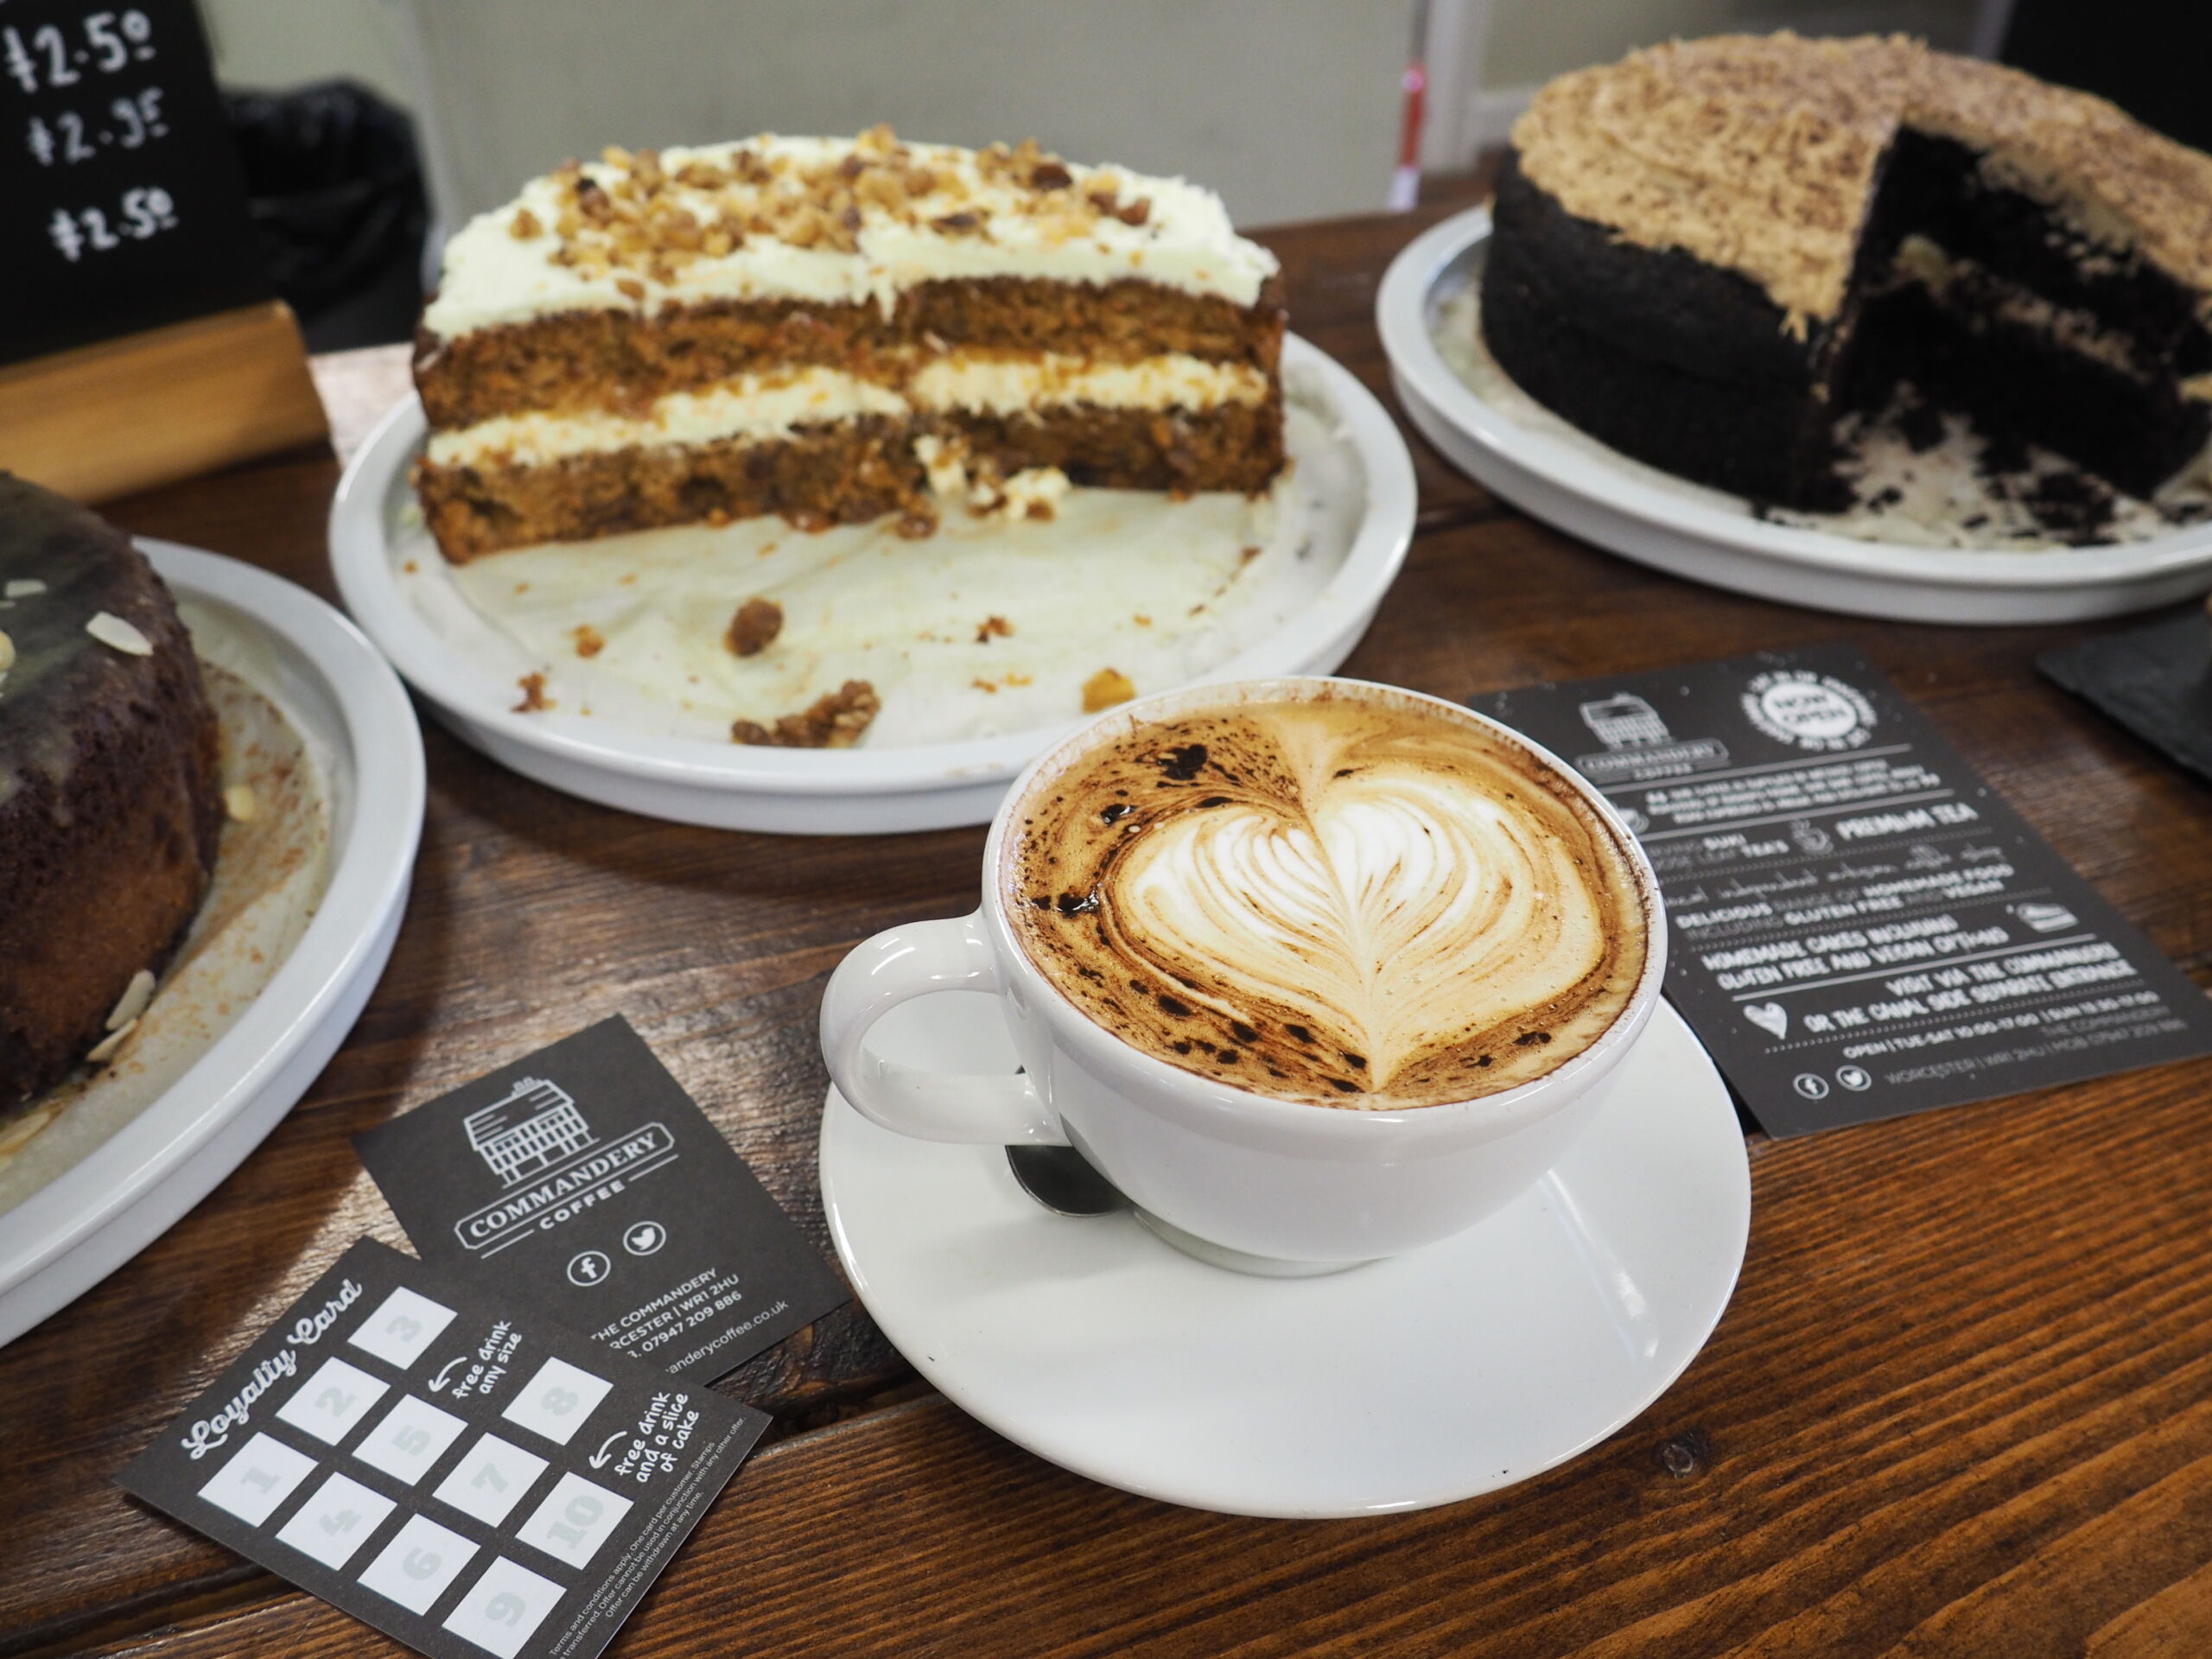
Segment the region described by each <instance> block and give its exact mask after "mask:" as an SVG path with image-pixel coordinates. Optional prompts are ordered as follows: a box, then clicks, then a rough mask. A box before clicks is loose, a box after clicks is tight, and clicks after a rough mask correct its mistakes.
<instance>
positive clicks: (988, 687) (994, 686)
mask: <svg viewBox="0 0 2212 1659" xmlns="http://www.w3.org/2000/svg"><path fill="white" fill-rule="evenodd" d="M968 683H969V684H970V685H972V686H974V687H975V688H976V690H978V691H988V692H989V693H990V694H991V695H992V696H998V694H999V683H998V682H997V681H996V680H970V681H969V682H968Z"/></svg>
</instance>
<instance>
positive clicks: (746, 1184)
mask: <svg viewBox="0 0 2212 1659" xmlns="http://www.w3.org/2000/svg"><path fill="white" fill-rule="evenodd" d="M353 1147H354V1150H355V1151H357V1152H359V1154H360V1156H361V1161H362V1162H363V1163H365V1164H366V1165H367V1166H368V1169H369V1173H370V1174H372V1175H373V1176H375V1177H376V1181H377V1185H378V1186H379V1187H381V1188H383V1190H384V1196H385V1201H386V1202H387V1203H389V1204H390V1205H391V1208H392V1211H393V1213H394V1214H396V1215H397V1217H399V1224H400V1225H401V1226H402V1227H404V1228H405V1229H406V1230H407V1236H408V1238H409V1240H410V1241H411V1242H412V1243H413V1244H414V1246H415V1248H416V1249H417V1250H420V1251H421V1252H422V1254H423V1260H424V1261H425V1262H430V1263H432V1264H433V1265H435V1266H438V1267H442V1268H448V1269H450V1270H453V1271H454V1272H458V1273H461V1274H466V1275H467V1277H468V1278H469V1279H470V1280H471V1281H473V1282H475V1283H479V1284H481V1285H483V1286H484V1287H486V1289H487V1290H492V1291H495V1292H497V1293H499V1294H502V1295H508V1296H514V1297H519V1298H524V1299H527V1300H529V1301H530V1302H531V1303H533V1304H535V1305H536V1306H538V1307H540V1308H542V1309H543V1310H544V1311H545V1312H547V1313H550V1314H551V1315H553V1316H554V1317H555V1318H556V1319H560V1320H561V1321H562V1322H563V1324H565V1325H573V1326H575V1328H576V1329H578V1330H580V1331H582V1332H586V1333H588V1335H590V1336H591V1337H592V1338H594V1340H596V1341H598V1342H601V1343H603V1344H606V1345H607V1347H609V1348H611V1349H613V1350H614V1351H616V1352H618V1353H625V1354H630V1355H632V1356H634V1357H637V1358H639V1359H642V1360H645V1361H646V1362H648V1363H651V1364H653V1365H657V1366H658V1367H659V1368H660V1369H661V1370H664V1371H668V1372H671V1373H672V1374H674V1375H675V1376H682V1377H689V1378H692V1379H695V1380H696V1381H698V1382H702V1383H709V1382H712V1381H713V1380H714V1379H715V1377H717V1376H721V1375H722V1374H723V1373H724V1372H725V1371H728V1370H730V1369H731V1368H732V1367H733V1366H734V1365H736V1364H738V1363H740V1362H741V1361H743V1360H746V1359H749V1358H751V1357H753V1355H754V1354H757V1353H759V1352H760V1351H761V1350H763V1349H764V1348H767V1347H769V1346H771V1345H772V1344H775V1343H777V1342H779V1341H781V1340H782V1339H783V1338H785V1337H787V1336H789V1335H790V1334H791V1332H794V1331H797V1330H798V1329H799V1328H800V1327H802V1326H803V1325H809V1324H811V1323H812V1322H813V1321H814V1320H816V1319H819V1318H821V1316H822V1315H823V1314H824V1313H828V1312H829V1310H830V1309H831V1308H833V1307H835V1306H837V1305H838V1304H839V1303H840V1302H842V1301H843V1300H846V1294H847V1293H846V1290H845V1284H844V1281H843V1280H842V1279H840V1278H839V1277H838V1276H837V1275H836V1274H835V1273H833V1272H832V1271H831V1270H830V1269H829V1267H828V1266H827V1265H826V1264H825V1263H824V1262H823V1260H822V1258H821V1257H820V1256H819V1255H817V1254H816V1253H815V1251H814V1249H813V1248H812V1247H811V1246H810V1244H808V1243H807V1242H806V1240H805V1238H804V1236H802V1235H801V1234H800V1233H799V1231H798V1229H797V1228H795V1227H793V1226H792V1225H791V1222H790V1220H789V1219H788V1218H787V1217H785V1214H784V1212H783V1211H781V1210H780V1209H779V1208H778V1207H777V1205H776V1201H775V1200H774V1199H773V1198H770V1197H769V1196H768V1194H767V1192H766V1191H765V1190H764V1189H763V1188H762V1186H761V1185H760V1182H759V1181H757V1180H756V1179H753V1172H752V1171H751V1170H749V1169H747V1167H746V1166H745V1161H744V1160H742V1159H741V1158H740V1157H739V1156H738V1155H737V1154H736V1153H735V1152H734V1151H732V1150H731V1149H730V1145H729V1142H728V1141H725V1140H723V1139H722V1137H721V1131H720V1130H719V1129H717V1128H715V1126H714V1125H713V1124H712V1123H710V1122H708V1121H707V1117H706V1115H705V1114H704V1113H703V1112H702V1111H701V1110H700V1109H698V1107H697V1106H696V1105H695V1104H694V1103H692V1099H691V1096H689V1095H687V1094H685V1093H684V1092H683V1085H682V1084H679V1083H677V1081H676V1079H675V1078H674V1077H671V1076H669V1074H668V1071H667V1068H665V1067H664V1066H663V1065H661V1063H660V1062H659V1061H658V1060H657V1059H655V1058H653V1052H652V1050H651V1049H649V1048H647V1047H646V1046H645V1040H644V1039H642V1038H640V1037H639V1035H638V1033H636V1032H634V1031H632V1030H631V1028H630V1025H629V1022H628V1021H627V1020H621V1019H619V1018H618V1019H613V1020H602V1021H601V1022H600V1023H599V1024H598V1025H595V1026H593V1027H589V1028H588V1029H587V1030H584V1031H580V1032H578V1033H576V1034H575V1036H573V1037H567V1038H563V1039H562V1040H561V1041H559V1042H557V1043H555V1044H553V1045H552V1046H550V1047H548V1048H541V1049H539V1050H538V1051H537V1052H536V1053H535V1054H530V1055H525V1056H524V1058H521V1059H519V1060H517V1061H516V1062H515V1063H514V1064H513V1065H506V1066H502V1067H501V1068H500V1069H499V1071H494V1072H493V1073H492V1074H491V1075H490V1076H489V1077H479V1078H478V1079H477V1080H476V1081H475V1082H474V1083H470V1084H463V1085H462V1086H461V1087H460V1088H458V1089H456V1090H454V1091H453V1092H452V1093H451V1094H449V1095H445V1096H441V1097H440V1098H438V1099H436V1100H434V1101H431V1102H429V1103H428V1104H426V1105H423V1106H418V1107H416V1109H414V1110H413V1111H410V1112H408V1113H406V1114H405V1115H404V1116H400V1117H396V1118H394V1119H393V1120H392V1121H391V1122H389V1123H386V1124H385V1125H383V1126H382V1127H381V1128H374V1129H371V1130H369V1131H368V1132H367V1133H365V1134H363V1135H356V1136H355V1137H354V1139H353Z"/></svg>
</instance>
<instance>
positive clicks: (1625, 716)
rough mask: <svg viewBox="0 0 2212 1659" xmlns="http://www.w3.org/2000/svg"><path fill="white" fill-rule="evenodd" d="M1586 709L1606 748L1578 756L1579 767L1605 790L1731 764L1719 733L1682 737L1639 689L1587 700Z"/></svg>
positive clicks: (1584, 720)
mask: <svg viewBox="0 0 2212 1659" xmlns="http://www.w3.org/2000/svg"><path fill="white" fill-rule="evenodd" d="M1580 712H1581V715H1582V723H1583V724H1584V725H1585V726H1587V727H1588V728H1590V732H1591V734H1592V736H1594V737H1595V738H1596V739H1597V740H1598V741H1599V742H1600V743H1602V744H1604V745H1605V753H1602V754H1583V755H1577V756H1576V757H1575V760H1574V767H1575V770H1576V771H1577V772H1580V773H1581V774H1582V775H1583V776H1584V777H1586V778H1587V779H1589V780H1590V781H1591V782H1592V783H1593V784H1596V785H1598V786H1599V788H1600V789H1603V788H1605V787H1607V786H1608V785H1616V784H1643V783H1649V782H1652V781H1653V780H1655V779H1661V778H1680V777H1682V776H1684V775H1685V774H1687V773H1689V772H1709V771H1711V770H1712V769H1713V768H1714V767H1715V766H1726V765H1727V764H1728V747H1727V745H1726V744H1725V743H1723V742H1721V741H1720V740H1719V738H1716V737H1692V738H1681V739H1678V738H1676V737H1675V734H1673V733H1672V732H1670V731H1669V730H1668V729H1667V722H1666V721H1664V720H1662V719H1661V718H1660V715H1659V711H1658V710H1657V709H1654V708H1653V707H1652V706H1651V705H1650V704H1649V702H1645V701H1644V700H1643V698H1642V697H1639V696H1637V695H1636V694H1635V693H1633V692H1630V691H1619V692H1616V693H1614V694H1613V695H1612V696H1610V697H1599V698H1595V699H1593V700H1592V701H1591V702H1586V703H1584V704H1582V705H1581V710H1580ZM1637 816H1639V817H1640V816H1642V815H1641V814H1638V815H1637Z"/></svg>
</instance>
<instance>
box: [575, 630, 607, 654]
mask: <svg viewBox="0 0 2212 1659" xmlns="http://www.w3.org/2000/svg"><path fill="white" fill-rule="evenodd" d="M572 637H573V638H574V639H575V642H576V655H577V656H579V657H596V656H598V655H599V653H600V652H602V651H605V650H606V649H607V636H606V635H605V634H603V633H601V632H600V631H599V630H598V629H597V628H594V626H592V625H591V624H590V623H588V622H579V623H578V624H577V625H576V626H575V629H574V630H573V634H572Z"/></svg>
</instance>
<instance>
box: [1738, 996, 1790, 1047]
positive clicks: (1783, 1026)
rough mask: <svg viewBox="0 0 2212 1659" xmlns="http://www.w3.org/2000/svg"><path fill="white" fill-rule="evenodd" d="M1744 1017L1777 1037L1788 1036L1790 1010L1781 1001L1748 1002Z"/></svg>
mask: <svg viewBox="0 0 2212 1659" xmlns="http://www.w3.org/2000/svg"><path fill="white" fill-rule="evenodd" d="M1744 1018H1745V1019H1746V1020H1750V1021H1751V1023H1752V1024H1753V1025H1755V1026H1757V1027H1758V1028H1759V1029H1760V1030H1761V1031H1764V1032H1767V1033H1770V1034H1772V1035H1773V1036H1775V1037H1777V1038H1781V1037H1786V1036H1788V1035H1789V1009H1787V1008H1785V1007H1783V1006H1782V1004H1781V1003H1779V1002H1752V1003H1749V1004H1746V1005H1745V1009H1744Z"/></svg>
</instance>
